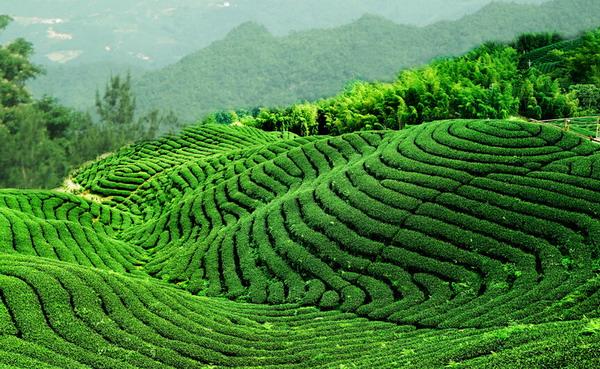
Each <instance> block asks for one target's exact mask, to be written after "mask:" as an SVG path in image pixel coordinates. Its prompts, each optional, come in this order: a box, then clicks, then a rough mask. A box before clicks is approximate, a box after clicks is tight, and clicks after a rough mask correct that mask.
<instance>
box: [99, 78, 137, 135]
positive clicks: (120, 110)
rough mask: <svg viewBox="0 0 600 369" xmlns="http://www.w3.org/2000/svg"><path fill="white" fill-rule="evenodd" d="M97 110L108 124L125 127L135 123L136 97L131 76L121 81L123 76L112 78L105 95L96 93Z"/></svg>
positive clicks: (102, 119)
mask: <svg viewBox="0 0 600 369" xmlns="http://www.w3.org/2000/svg"><path fill="white" fill-rule="evenodd" d="M96 110H97V112H98V115H99V116H100V120H101V121H102V122H103V123H106V124H114V125H125V124H129V123H132V122H133V115H134V113H135V97H134V96H133V95H132V93H131V74H129V73H127V76H126V77H125V79H124V80H123V81H121V76H119V75H117V76H111V77H110V80H109V82H108V83H107V84H106V88H105V90H104V94H103V95H102V98H100V92H99V91H96Z"/></svg>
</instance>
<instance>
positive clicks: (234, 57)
mask: <svg viewBox="0 0 600 369" xmlns="http://www.w3.org/2000/svg"><path fill="white" fill-rule="evenodd" d="M599 17H600V3H598V2H597V1H594V0H575V1H573V0H555V1H552V2H548V3H544V4H542V5H540V6H533V5H518V4H500V3H498V4H492V5H489V6H487V7H485V8H483V9H482V10H480V11H479V12H477V13H476V14H473V15H469V16H466V17H465V18H463V19H460V20H458V21H454V22H440V23H436V24H433V25H430V26H427V27H423V28H419V27H415V26H403V25H398V24H395V23H393V22H391V21H388V20H386V19H383V18H380V17H376V16H364V17H363V18H361V19H360V20H358V21H356V22H354V23H352V24H349V25H346V26H342V27H339V28H336V29H327V30H313V31H306V32H300V33H295V34H291V35H289V36H286V37H274V36H272V35H271V34H270V33H269V32H268V31H267V29H266V28H264V27H260V26H258V25H256V24H245V25H242V26H240V27H238V28H237V29H235V30H233V31H232V32H231V33H230V34H229V35H228V36H227V37H226V38H225V39H224V40H222V41H218V42H215V43H213V44H212V45H211V46H209V47H208V48H205V49H202V50H200V51H199V52H196V53H194V54H191V55H189V56H187V57H185V58H184V59H182V60H181V61H180V62H178V63H176V64H174V65H171V66H168V67H166V68H163V69H161V70H158V71H152V72H149V73H148V74H146V75H144V76H143V77H141V78H140V79H138V80H137V82H136V84H135V91H136V94H137V96H138V103H139V106H140V108H141V110H149V109H152V108H156V107H158V108H162V109H165V110H166V109H173V110H174V111H177V112H178V114H180V115H181V117H182V118H184V119H186V120H194V119H199V118H200V117H201V116H202V115H204V114H206V113H208V112H211V111H214V110H220V109H236V108H240V107H247V108H252V107H255V106H277V105H288V104H291V103H294V102H297V101H300V100H307V101H312V100H316V99H318V98H321V97H325V96H330V95H333V94H335V93H336V92H337V91H339V90H341V89H342V88H343V86H344V85H345V84H346V83H348V82H349V81H351V80H354V79H361V80H367V81H371V80H392V79H393V78H394V76H395V74H396V73H397V72H398V71H399V70H401V69H403V68H407V67H414V66H417V65H419V64H423V63H426V62H428V61H430V60H431V59H433V58H436V57H440V56H450V55H459V54H462V53H464V52H466V51H467V50H469V49H471V48H473V47H475V46H476V45H479V44H481V43H482V42H485V41H489V40H499V41H509V40H511V39H513V38H514V37H516V36H517V35H519V34H521V33H524V32H532V31H535V32H541V31H558V32H561V33H565V34H575V33H576V32H579V31H582V30H586V29H589V28H593V27H597V26H598V25H599V23H598V20H597V19H598V18H599Z"/></svg>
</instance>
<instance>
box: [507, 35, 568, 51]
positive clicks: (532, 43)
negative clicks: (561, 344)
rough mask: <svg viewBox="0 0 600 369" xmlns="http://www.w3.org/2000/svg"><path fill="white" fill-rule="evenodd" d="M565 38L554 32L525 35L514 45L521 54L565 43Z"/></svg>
mask: <svg viewBox="0 0 600 369" xmlns="http://www.w3.org/2000/svg"><path fill="white" fill-rule="evenodd" d="M563 40H564V38H563V37H562V36H561V35H560V34H558V33H556V32H554V33H550V32H542V33H524V34H522V35H520V36H519V37H518V38H517V39H516V41H515V42H514V43H513V45H512V46H513V47H514V48H515V49H516V50H517V51H518V52H519V53H521V54H525V53H528V52H530V51H533V50H535V49H540V48H542V47H545V46H548V45H552V44H555V43H557V42H560V41H563Z"/></svg>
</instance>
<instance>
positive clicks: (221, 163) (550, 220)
mask: <svg viewBox="0 0 600 369" xmlns="http://www.w3.org/2000/svg"><path fill="white" fill-rule="evenodd" d="M599 307H600V146H599V145H598V144H596V143H594V142H590V141H589V140H586V139H585V138H583V137H581V136H579V135H574V134H571V133H568V132H564V131H563V130H561V129H560V128H558V127H553V126H550V125H540V124H535V123H526V122H520V121H494V120H485V121H484V120H481V121H476V120H456V121H441V122H437V123H429V124H425V125H421V126H417V127H413V128H410V129H406V130H403V131H399V132H397V131H377V132H375V131H372V132H356V133H352V134H347V135H342V136H337V137H328V136H313V137H296V136H294V135H292V134H285V133H267V132H263V131H260V130H257V129H253V128H248V127H233V126H210V125H209V126H199V127H193V128H188V129H187V130H185V131H184V132H183V133H181V134H179V135H177V136H169V137H165V138H162V139H159V140H156V141H149V142H143V143H140V144H137V145H134V146H131V147H128V148H124V149H122V150H120V151H118V152H116V153H114V154H112V155H110V156H107V157H105V158H103V159H100V160H98V161H96V162H93V163H89V164H87V165H85V166H84V167H82V168H80V169H79V170H78V171H77V172H75V173H73V176H72V177H71V178H69V179H68V180H67V181H65V186H64V187H63V188H61V189H59V190H57V191H17V190H0V367H2V368H4V367H6V368H90V367H91V368H217V367H230V368H445V367H447V368H562V367H564V368H594V367H600V308H599Z"/></svg>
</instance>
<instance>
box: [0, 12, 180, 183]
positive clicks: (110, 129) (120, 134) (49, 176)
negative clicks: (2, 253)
mask: <svg viewBox="0 0 600 369" xmlns="http://www.w3.org/2000/svg"><path fill="white" fill-rule="evenodd" d="M9 22H10V18H9V17H7V16H0V31H2V30H3V29H5V27H6V26H7V25H8V24H9ZM32 52H33V48H32V46H31V44H30V43H28V42H27V41H25V40H23V39H17V40H15V41H13V42H11V43H8V44H6V45H3V46H0V142H1V144H0V187H21V188H23V187H25V188H39V187H56V186H58V185H59V184H60V182H61V181H62V180H63V179H64V178H65V177H66V176H67V175H68V173H69V171H70V170H71V169H72V168H73V167H76V166H78V165H80V164H82V163H84V162H86V161H89V160H92V159H94V158H96V157H97V156H98V155H100V154H102V153H105V152H109V151H113V150H115V149H117V148H119V147H121V146H123V145H125V144H127V143H130V142H133V141H136V140H140V139H150V138H153V137H155V135H156V132H157V129H158V126H159V125H160V124H161V123H163V124H170V125H174V124H175V121H176V119H175V118H174V117H173V116H172V114H171V115H161V114H160V113H158V112H157V111H155V112H152V113H150V114H148V115H146V116H143V117H141V118H139V119H136V118H135V98H134V97H133V96H132V94H131V91H130V89H131V79H130V77H129V76H127V77H126V78H121V77H120V76H114V77H111V79H110V81H109V83H108V84H107V86H106V90H105V92H104V94H102V95H101V94H100V93H97V95H96V108H97V109H96V110H97V117H92V116H91V115H90V114H87V113H82V112H79V111H76V110H73V109H70V108H67V107H64V106H62V105H60V104H59V103H58V102H57V101H56V99H54V98H52V97H44V98H41V99H37V100H36V99H33V98H32V97H31V95H30V94H29V91H27V89H26V88H25V84H26V82H27V81H28V80H30V79H32V78H35V77H36V76H37V75H39V74H40V73H41V72H42V70H41V69H40V68H39V67H37V66H35V65H33V64H32V63H31V62H30V61H29V58H30V56H31V54H32Z"/></svg>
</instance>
